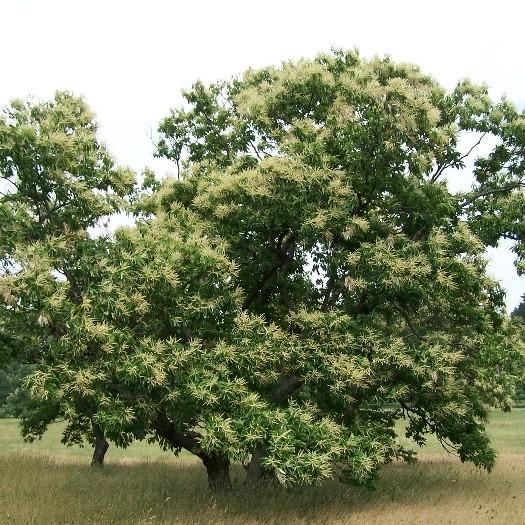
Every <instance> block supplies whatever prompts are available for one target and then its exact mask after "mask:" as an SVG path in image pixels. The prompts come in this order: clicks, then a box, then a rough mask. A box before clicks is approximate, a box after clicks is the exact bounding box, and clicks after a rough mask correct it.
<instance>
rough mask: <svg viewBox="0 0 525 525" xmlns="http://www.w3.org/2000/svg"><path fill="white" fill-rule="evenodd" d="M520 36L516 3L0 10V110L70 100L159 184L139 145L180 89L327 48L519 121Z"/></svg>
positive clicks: (522, 18) (508, 259)
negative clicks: (476, 90) (478, 86)
mask: <svg viewBox="0 0 525 525" xmlns="http://www.w3.org/2000/svg"><path fill="white" fill-rule="evenodd" d="M524 24H525V3H523V2H521V1H519V0H499V1H497V2H496V1H483V0H477V1H469V0H463V1H461V0H455V1H449V0H440V1H434V2H424V1H421V0H419V1H403V0H398V1H388V0H384V1H372V0H366V1H364V2H352V1H351V0H346V1H343V0H339V1H335V0H323V1H315V2H314V1H309V0H302V1H291V0H288V1H286V0H279V1H275V0H266V1H260V2H250V1H249V0H245V1H240V0H239V1H224V0H223V1H213V0H207V1H199V0H193V1H191V0H188V1H179V2H177V1H173V0H172V1H155V0H149V1H133V0H127V1H119V0H105V1H99V0H89V1H87V0H0V58H1V61H0V67H1V68H2V78H1V81H0V105H5V104H6V103H7V102H8V101H9V100H10V99H12V98H14V97H18V98H20V97H25V96H28V95H33V96H35V97H37V98H43V97H49V96H51V95H52V93H53V92H54V91H55V90H56V89H68V90H71V91H73V92H74V93H75V94H79V95H83V96H85V97H86V99H87V100H88V102H89V103H90V105H91V107H92V108H93V109H94V110H95V112H96V113H97V116H98V121H99V124H100V133H101V136H102V138H103V139H104V140H105V141H106V143H107V144H108V146H109V148H110V150H111V151H112V153H113V154H114V156H115V157H116V158H117V160H118V161H119V162H120V163H123V164H127V165H130V166H131V167H133V168H134V169H136V170H138V171H140V170H141V169H142V168H143V167H144V166H146V165H148V166H151V167H153V168H154V169H156V170H157V171H158V172H160V173H164V172H166V171H170V170H171V171H172V170H173V167H172V166H171V165H170V164H169V163H166V162H161V161H159V160H157V161H155V160H153V158H152V151H153V146H152V143H151V141H150V139H149V138H148V137H149V135H150V134H151V131H152V130H153V131H154V130H155V129H156V126H157V123H158V121H159V120H160V119H161V118H162V117H163V116H165V115H166V114H167V113H168V110H169V108H170V107H173V106H175V105H177V104H178V103H179V102H180V100H181V99H180V90H181V89H182V88H184V87H188V86H190V85H191V83H193V82H194V81H195V80H197V79H201V80H204V81H207V80H208V81H210V80H217V79H221V78H227V77H230V76H232V75H234V74H237V73H240V72H242V71H243V70H244V69H246V68H248V67H250V66H252V67H256V66H264V65H267V64H270V63H275V64H278V63H279V62H280V61H282V60H285V59H290V58H299V57H303V56H304V57H311V56H314V55H315V54H317V53H318V52H320V51H326V50H329V49H330V48H331V47H332V46H335V47H343V48H354V47H357V48H358V49H359V50H360V51H361V53H362V55H364V56H367V57H370V56H372V55H376V54H378V55H384V54H389V55H390V56H391V57H392V58H394V59H395V60H398V61H405V62H414V63H417V64H419V65H420V66H422V68H423V69H424V70H425V71H426V72H428V73H431V74H432V75H434V76H435V77H436V78H437V79H438V80H439V81H440V82H441V83H442V84H444V85H445V86H446V87H452V86H453V85H454V84H455V83H456V82H457V81H458V80H460V79H462V78H464V77H469V78H471V79H472V80H474V81H476V82H485V83H487V84H488V86H489V87H490V90H491V94H492V96H493V97H500V96H502V95H504V94H505V95H507V97H508V98H509V99H511V100H512V101H514V102H515V103H516V104H517V105H518V106H519V107H520V109H522V108H523V107H525V60H524V52H525V40H524V39H523V36H524V32H525V31H524ZM455 176H457V177H468V175H467V174H466V173H464V174H462V173H458V174H455ZM465 181H468V179H466V178H465ZM461 183H462V180H461V179H460V180H459V182H458V181H456V184H459V185H461ZM510 247H511V245H510V244H505V245H504V246H501V247H499V248H498V249H497V250H493V251H491V252H490V253H489V256H490V257H491V260H492V262H491V265H490V269H491V273H492V274H493V275H495V276H496V277H497V278H498V279H500V280H501V281H502V282H503V284H504V286H505V287H506V289H507V304H508V306H509V308H510V309H512V308H513V307H514V306H516V305H517V304H518V303H519V301H520V297H521V295H522V294H523V293H525V278H518V277H517V275H516V273H515V270H514V267H513V257H512V254H511V253H510Z"/></svg>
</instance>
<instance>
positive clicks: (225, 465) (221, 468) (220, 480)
mask: <svg viewBox="0 0 525 525" xmlns="http://www.w3.org/2000/svg"><path fill="white" fill-rule="evenodd" d="M202 462H203V463H204V466H205V467H206V471H207V473H208V486H209V488H210V490H213V491H217V492H219V491H220V492H227V491H230V490H231V489H232V483H231V480H230V462H229V460H228V459H226V458H223V457H221V456H207V455H203V456H202Z"/></svg>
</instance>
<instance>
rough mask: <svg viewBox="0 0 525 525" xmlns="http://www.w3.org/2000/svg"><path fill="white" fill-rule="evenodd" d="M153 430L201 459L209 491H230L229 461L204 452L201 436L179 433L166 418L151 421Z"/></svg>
mask: <svg viewBox="0 0 525 525" xmlns="http://www.w3.org/2000/svg"><path fill="white" fill-rule="evenodd" d="M153 428H154V429H155V430H156V431H157V432H158V434H159V436H160V437H162V438H163V439H165V440H166V441H167V442H168V443H170V444H171V445H172V446H173V447H175V448H179V447H182V448H184V449H186V450H187V451H188V452H191V453H192V454H195V455H196V456H197V457H198V458H200V459H201V461H202V463H203V464H204V466H205V467H206V471H207V473H208V486H209V487H210V489H211V490H214V491H229V490H231V488H232V484H231V480H230V461H229V460H228V458H225V457H223V456H220V455H216V454H208V453H206V452H204V450H202V448H201V447H200V437H201V436H200V435H199V434H198V433H196V432H192V431H185V432H181V431H180V430H177V429H176V428H175V426H174V425H173V424H172V423H171V422H170V421H169V420H168V419H167V418H166V417H162V416H160V417H158V418H157V419H156V420H155V421H153Z"/></svg>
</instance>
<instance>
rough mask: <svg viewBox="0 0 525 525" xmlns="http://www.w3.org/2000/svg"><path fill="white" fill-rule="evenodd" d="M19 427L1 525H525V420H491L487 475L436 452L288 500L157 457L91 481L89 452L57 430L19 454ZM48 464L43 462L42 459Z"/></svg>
mask: <svg viewBox="0 0 525 525" xmlns="http://www.w3.org/2000/svg"><path fill="white" fill-rule="evenodd" d="M16 430H17V429H16V421H14V420H0V447H1V450H2V451H3V452H2V453H0V472H1V473H2V484H1V485H0V523H1V524H2V525H3V524H17V525H18V524H35V525H36V524H38V525H42V524H97V525H99V524H100V525H104V524H119V525H120V524H122V525H124V524H126V525H127V524H147V523H157V524H166V525H167V524H176V523H179V524H188V525H191V524H199V525H207V524H224V525H226V524H228V525H230V524H231V525H241V524H243V525H244V524H259V523H260V524H263V523H264V524H276V525H277V524H287V525H288V524H290V525H299V524H330V525H331V524H334V525H335V524H338V525H342V524H349V525H352V524H362V523H366V524H377V525H379V524H381V525H394V524H396V525H397V524H436V525H437V524H440V525H441V524H461V525H469V524H476V525H483V524H485V523H487V524H490V523H493V524H502V525H503V524H505V525H507V524H508V525H514V524H516V525H518V524H520V525H521V524H524V523H525V439H523V436H524V435H525V432H524V430H525V410H523V409H519V410H515V411H513V412H512V413H510V414H502V413H501V412H494V413H493V417H492V418H491V424H490V425H489V433H490V435H491V438H492V440H493V443H494V445H495V446H496V448H497V449H498V450H499V452H500V457H499V460H498V463H497V466H496V468H495V469H494V471H493V472H492V473H490V474H487V473H485V472H484V471H480V470H478V469H476V468H475V467H472V466H470V465H463V464H461V463H460V462H459V461H457V460H456V459H454V458H451V457H449V456H446V455H444V454H443V453H442V452H440V451H439V448H438V446H437V444H436V443H435V442H430V443H429V444H428V446H427V447H426V448H425V449H424V451H423V453H421V454H420V462H419V464H417V465H406V464H401V463H394V464H391V465H388V466H387V467H385V469H384V470H383V473H382V476H381V479H380V481H379V482H378V484H377V490H376V491H369V490H366V489H357V488H354V487H347V486H344V485H341V484H339V483H337V482H331V483H328V484H327V485H325V486H323V487H320V488H311V489H305V490H302V491H299V490H291V491H285V490H283V489H280V488H275V487H267V488H265V489H261V490H255V491H253V490H250V491H249V492H244V491H243V489H242V481H243V478H244V472H243V469H242V467H239V466H236V467H234V468H233V472H232V480H233V483H234V492H233V493H232V494H228V495H224V496H220V497H216V496H212V495H211V494H210V493H209V491H208V490H207V481H206V472H205V471H204V469H203V468H202V466H201V465H200V464H199V463H198V462H196V461H195V460H194V459H193V458H190V457H188V456H182V457H181V458H179V459H173V458H172V457H171V456H170V455H166V454H164V453H162V452H161V451H160V450H159V449H158V447H151V446H148V445H146V444H140V443H138V444H136V445H133V447H132V448H131V449H129V450H127V451H126V450H124V451H120V450H116V449H115V448H114V447H112V448H110V450H109V452H108V457H107V462H108V463H107V465H106V467H104V468H103V469H97V470H96V471H93V470H92V469H90V467H89V456H90V450H89V449H83V450H82V449H78V448H77V449H75V448H66V447H63V446H61V445H60V444H59V435H60V428H59V426H55V427H53V428H52V429H51V431H50V434H49V435H47V436H46V437H45V438H44V440H43V441H42V442H40V443H35V444H33V445H27V444H23V443H22V442H21V440H20V438H19V437H18V435H17V433H16ZM46 454H47V455H46Z"/></svg>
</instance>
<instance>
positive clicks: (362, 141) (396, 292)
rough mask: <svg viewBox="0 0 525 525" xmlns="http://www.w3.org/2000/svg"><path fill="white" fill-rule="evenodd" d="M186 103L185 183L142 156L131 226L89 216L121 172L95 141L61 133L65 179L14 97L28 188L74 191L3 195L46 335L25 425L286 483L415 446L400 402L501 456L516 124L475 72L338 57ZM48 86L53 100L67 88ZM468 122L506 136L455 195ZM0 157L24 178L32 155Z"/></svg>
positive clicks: (415, 416) (377, 463) (201, 91)
mask: <svg viewBox="0 0 525 525" xmlns="http://www.w3.org/2000/svg"><path fill="white" fill-rule="evenodd" d="M184 95H185V97H186V101H187V104H186V107H185V108H183V109H180V110H174V111H172V113H171V115H170V116H169V117H167V118H166V119H165V120H164V121H163V122H162V123H161V125H160V134H161V137H160V141H159V150H158V154H159V155H161V156H165V157H168V158H171V159H173V160H174V161H175V162H176V163H177V166H178V169H179V172H178V177H177V179H176V180H166V181H164V182H163V183H162V184H161V183H160V182H159V181H157V180H156V179H155V177H154V175H153V174H152V173H151V172H146V173H145V178H144V184H143V186H142V190H141V191H139V192H136V193H135V194H134V195H133V206H134V211H135V213H136V223H135V225H134V226H133V227H130V228H127V229H121V230H119V231H117V232H116V233H115V234H114V235H111V236H100V237H98V238H94V237H92V236H90V235H88V234H87V233H86V228H87V227H88V226H91V225H93V224H95V222H96V221H97V220H98V219H99V218H100V217H101V216H103V215H106V214H108V213H110V212H111V211H112V210H115V209H118V208H119V207H120V206H121V205H122V197H125V196H126V195H127V194H129V193H130V192H131V187H130V184H131V181H130V179H129V177H128V175H127V172H122V171H121V170H118V169H113V167H112V165H111V166H107V165H106V159H107V157H106V155H107V154H106V153H105V150H104V149H103V148H102V146H100V145H98V142H96V141H95V138H94V136H92V135H90V140H89V141H88V145H89V144H91V145H92V144H95V143H96V144H97V147H92V148H91V149H90V148H89V147H88V148H87V151H88V152H89V155H88V157H87V158H84V157H82V156H81V152H80V151H78V150H76V149H75V148H72V149H71V148H70V147H69V146H68V147H67V148H66V150H67V154H66V153H64V156H63V157H64V158H65V159H66V160H65V161H64V162H66V164H67V163H71V162H73V168H75V169H77V168H78V169H77V171H78V173H79V175H78V177H77V179H78V181H77V182H75V184H73V185H71V184H69V182H68V181H69V175H66V174H69V173H70V171H71V170H70V167H68V166H70V164H67V166H62V168H60V169H58V168H56V167H55V165H54V164H53V163H54V162H58V160H57V159H61V158H62V157H61V156H60V155H56V152H55V150H53V152H54V153H53V154H49V155H48V156H47V157H46V156H45V155H43V153H38V154H37V155H36V156H34V157H33V156H32V155H31V154H30V153H31V152H32V151H33V150H32V149H28V148H27V147H26V146H25V145H24V144H25V142H24V140H26V139H25V138H24V137H25V136H26V135H25V132H23V129H25V128H24V126H25V124H23V122H25V121H24V120H23V119H24V118H28V117H25V116H24V115H26V114H27V113H28V112H29V114H32V111H31V109H30V107H29V106H24V105H15V106H13V107H14V108H15V109H14V110H13V111H15V113H16V115H17V117H16V118H15V117H13V116H11V117H10V119H11V120H8V121H6V122H15V123H18V121H19V120H20V121H21V122H22V124H12V123H11V124H5V125H4V127H7V128H9V126H11V127H14V128H15V129H16V134H15V135H13V136H15V137H16V140H14V139H13V140H12V142H13V143H16V144H18V143H20V144H22V145H21V146H19V148H20V151H22V152H24V153H25V154H26V155H28V156H29V157H30V160H31V162H34V158H38V159H40V158H42V159H46V163H44V161H43V160H42V161H38V162H36V164H34V165H36V166H38V168H37V169H36V171H35V169H33V168H31V169H30V170H28V173H29V174H30V175H28V176H27V177H29V179H28V181H30V180H33V179H31V178H30V177H37V179H38V177H42V179H43V181H44V182H43V183H42V184H44V183H45V184H48V182H47V180H48V179H50V180H51V181H53V180H55V179H54V178H53V177H55V175H54V174H55V172H56V171H58V172H59V173H62V176H61V177H58V179H56V180H57V182H56V184H57V186H56V188H54V189H46V190H45V191H44V197H45V196H46V195H47V196H48V197H50V198H52V199H55V198H56V196H57V195H62V193H61V191H62V187H63V186H64V185H66V187H67V188H66V190H65V192H66V193H67V195H74V198H72V199H71V200H70V199H68V198H63V197H60V198H61V199H62V200H60V203H58V202H57V204H54V205H53V204H52V205H51V208H50V209H51V210H54V211H55V212H57V213H58V215H57V218H56V222H52V221H50V219H48V218H47V216H45V215H41V214H40V215H39V213H42V210H41V209H40V207H39V206H37V205H35V206H34V207H33V208H31V206H32V205H33V204H35V203H34V202H33V201H32V200H31V197H30V196H27V198H26V197H24V199H25V200H24V199H22V198H21V197H20V198H18V197H17V199H18V200H16V199H14V197H12V196H11V195H17V193H16V192H14V193H13V194H10V195H9V196H6V197H5V199H4V200H3V201H2V203H3V206H4V208H3V209H5V210H7V212H5V213H4V216H5V217H6V219H5V220H6V222H7V223H8V224H10V225H13V224H15V222H14V221H13V217H14V215H15V214H17V213H18V214H22V216H23V217H25V218H24V221H25V222H24V221H22V222H21V224H29V225H31V228H33V229H30V228H29V227H26V226H24V227H21V228H18V227H17V228H14V229H13V231H14V232H15V233H14V234H13V235H11V236H8V237H7V238H6V239H7V241H6V242H5V243H4V245H5V246H6V247H8V248H9V250H10V251H9V257H10V261H11V263H12V271H11V272H10V273H8V274H7V275H4V276H3V277H2V279H1V280H0V295H1V296H2V297H3V298H4V302H5V304H6V305H7V306H5V308H7V309H8V310H9V311H10V312H13V313H14V314H15V317H16V318H17V319H23V320H24V321H25V322H28V323H30V324H31V326H32V327H34V331H35V333H34V337H35V338H36V340H37V341H38V345H37V346H38V352H39V353H38V355H39V363H38V367H37V369H36V370H35V371H34V372H33V373H32V374H31V375H30V376H29V377H28V378H27V379H26V381H25V386H26V391H27V392H28V395H29V399H28V401H27V404H26V406H27V410H26V413H25V414H24V416H23V432H24V435H25V436H26V437H27V438H28V439H32V438H34V437H38V436H41V435H42V433H43V432H44V431H45V430H46V428H47V425H48V424H49V422H51V421H52V420H53V419H54V418H56V417H58V416H59V415H60V416H61V417H64V418H65V419H66V421H67V426H66V430H65V432H64V436H63V439H64V441H65V442H66V443H70V444H72V443H79V442H81V441H82V440H84V439H86V437H87V439H88V440H91V439H92V438H91V436H92V432H91V428H92V425H97V426H98V427H99V428H100V429H101V430H102V431H103V433H104V434H105V435H106V436H107V437H108V438H109V439H111V440H113V441H114V442H116V443H117V444H119V445H121V446H127V445H128V444H129V443H131V441H132V440H134V439H143V438H145V437H148V439H150V440H152V441H158V442H159V443H160V445H161V446H163V447H165V448H169V449H172V450H173V451H174V452H178V451H180V450H181V449H182V448H184V449H187V450H189V451H190V452H192V453H194V454H196V455H197V456H199V457H200V458H201V459H202V460H203V462H204V464H205V465H206V466H207V468H208V473H209V475H210V476H211V477H210V484H211V485H212V486H213V484H214V483H216V479H215V481H214V478H213V476H214V475H216V472H215V474H214V472H213V469H214V468H217V465H219V467H220V468H222V469H223V470H224V469H227V468H228V465H229V462H230V461H242V462H244V463H248V475H249V476H251V475H252V474H251V473H253V472H258V473H259V474H260V473H262V472H264V471H266V472H271V473H273V474H275V476H276V477H277V479H278V480H279V481H280V482H281V483H283V484H300V485H302V484H314V483H319V482H321V481H323V480H325V479H327V478H331V477H336V476H337V477H340V478H341V479H343V480H345V481H348V482H352V483H356V484H360V485H369V484H370V483H371V481H372V480H373V479H374V478H375V477H376V476H377V473H378V471H379V469H380V468H381V466H382V465H384V464H385V463H387V462H389V461H391V460H393V459H395V458H402V459H406V460H411V459H412V453H411V451H409V450H406V449H405V448H403V447H402V446H400V445H399V443H398V440H397V436H396V431H395V423H396V421H397V420H399V419H400V418H404V419H406V421H407V425H406V432H407V435H408V436H410V437H412V438H414V439H415V440H416V442H418V443H424V442H425V440H426V436H427V435H428V434H435V435H436V436H437V438H438V439H439V440H440V442H441V443H442V444H443V446H445V447H447V448H448V449H451V450H452V451H455V452H456V453H457V454H458V455H459V457H460V458H461V459H462V460H463V461H472V462H473V463H474V464H476V465H478V466H481V467H485V468H487V469H490V468H492V466H493V464H494V460H495V452H494V450H493V449H492V448H491V447H490V443H489V440H488V437H487V435H486V432H485V427H484V425H485V421H486V418H487V414H488V410H489V408H490V407H494V406H495V407H502V408H504V409H507V408H509V406H510V403H511V399H512V395H513V393H514V387H515V383H516V382H517V381H518V380H519V379H520V377H521V376H522V373H523V357H524V353H523V342H522V340H521V339H520V334H519V331H518V329H517V327H516V326H515V324H513V323H511V322H510V321H509V319H508V318H507V316H506V314H505V310H504V303H503V291H502V290H501V288H500V286H499V285H498V284H497V283H496V282H494V281H493V280H492V279H490V278H489V277H488V276H487V273H486V261H485V259H484V257H483V253H484V250H485V248H486V247H487V246H488V245H491V244H494V243H495V242H496V241H497V239H499V238H501V237H509V236H513V238H516V239H517V241H518V245H517V246H518V248H517V253H518V259H519V256H520V250H521V248H520V246H521V245H520V244H519V242H521V234H522V232H521V229H520V228H521V226H519V225H518V222H517V221H516V213H517V211H516V210H518V209H519V207H520V206H521V204H520V203H521V201H522V199H523V194H522V192H521V190H520V186H521V184H522V182H521V181H522V177H523V175H524V174H523V149H522V148H523V118H522V117H521V116H520V115H519V114H518V113H517V111H516V110H515V109H514V108H513V107H512V106H511V105H510V104H509V103H507V102H505V101H504V102H502V103H500V104H494V103H492V102H491V101H490V100H489V98H488V97H487V93H486V89H485V88H483V87H477V86H474V85H471V84H470V83H468V82H464V83H461V84H460V85H458V86H457V87H456V88H455V89H454V90H453V91H451V92H447V91H446V90H445V89H443V88H442V87H441V86H440V85H439V84H437V82H436V81H435V80H433V79H432V78H431V77H428V76H426V75H424V74H423V73H421V72H420V71H419V69H418V68H417V67H415V66H412V65H406V64H395V63H393V62H392V61H391V60H389V59H373V60H370V61H365V60H361V59H360V57H359V56H358V55H357V53H345V52H340V51H335V52H333V53H331V54H328V55H322V56H320V57H318V58H317V59H315V60H301V61H299V62H297V63H285V64H283V65H282V66H281V67H279V68H273V67H272V68H264V69H261V70H258V71H253V70H250V71H248V72H246V73H245V74H244V75H243V76H242V77H240V78H238V79H235V80H233V81H231V82H223V83H218V84H213V85H210V86H204V85H203V84H202V83H198V84H196V85H195V86H194V87H193V89H191V90H189V91H187V92H185V94H184ZM57 97H58V98H57V100H56V101H55V106H47V105H46V106H44V107H45V108H48V109H49V108H50V107H52V108H53V109H52V110H51V109H49V115H55V113H57V111H58V113H59V114H61V113H60V111H59V108H60V107H62V105H63V104H65V105H66V107H70V105H71V104H73V105H75V104H76V103H77V102H75V101H76V99H70V98H68V97H66V98H65V102H62V100H63V98H61V97H64V95H57ZM28 108H29V109H28ZM39 111H43V110H39ZM39 111H37V115H39V114H40V113H39ZM78 112H79V113H76V114H77V116H78V115H83V112H82V110H81V109H79V110H78ZM68 114H69V113H68ZM17 118H18V120H17ZM78 118H79V119H80V120H79V122H84V120H83V117H82V118H81V117H78ZM54 119H55V117H53V116H49V117H47V118H46V120H45V121H46V122H47V120H49V121H50V122H54V121H55V120H54ZM31 122H33V121H31ZM38 122H40V121H38ZM86 122H87V120H86ZM17 126H18V127H17ZM20 126H21V127H22V128H23V129H22V131H20V129H19V127H20ZM26 127H27V126H26ZM30 128H31V129H32V131H31V134H30V137H31V140H36V139H37V138H38V140H44V139H41V138H39V137H40V135H39V133H40V131H39V130H40V129H41V127H40V124H38V125H36V126H35V125H33V126H32V127H31V126H30ZM9 129H11V128H9ZM35 129H36V130H37V131H35ZM68 129H69V128H68ZM75 129H76V128H75ZM81 129H84V128H82V126H81ZM89 129H90V130H92V131H93V133H94V128H92V127H89ZM68 133H69V132H68V131H67V130H66V132H65V135H66V137H65V138H64V137H63V138H62V139H61V140H62V141H59V142H60V144H69V139H67V137H68V136H69V135H68ZM83 133H87V132H86V131H85V130H84V131H83V132H82V134H81V136H82V137H83V136H84V135H83ZM461 133H478V134H479V133H482V134H483V133H486V134H489V135H492V136H493V137H494V138H495V139H496V142H497V145H496V146H495V148H494V150H493V151H492V152H490V153H489V154H488V155H487V156H486V157H484V158H479V159H478V160H477V161H476V164H475V178H476V183H475V187H474V188H473V189H472V191H470V192H467V193H462V194H453V193H451V192H450V190H449V188H448V186H447V183H446V181H445V180H444V178H443V174H444V172H445V171H446V170H450V169H460V168H462V167H463V166H464V161H465V158H466V156H465V155H464V154H463V153H462V152H461V151H460V149H459V146H458V144H459V139H460V136H461ZM20 134H21V135H20ZM6 136H11V135H6ZM53 136H54V135H53ZM20 137H22V138H20ZM35 137H36V138H35ZM45 137H46V138H45V140H44V143H45V144H47V143H48V142H49V141H50V139H49V137H48V136H47V135H46V136H45ZM10 140H11V139H10ZM38 140H37V141H36V143H37V144H39V142H38ZM78 140H80V139H78ZM93 141H95V142H93ZM50 142H51V143H52V144H53V147H55V146H56V141H54V139H53V140H51V141H50ZM73 143H75V144H76V143H77V142H76V141H73ZM0 144H1V142H0ZM35 147H36V146H35ZM13 148H14V146H13ZM502 148H503V149H502ZM15 150H16V148H15ZM16 151H18V150H16ZM37 151H40V150H37ZM46 151H47V150H46ZM82 151H85V148H84V149H82ZM93 155H95V157H96V158H97V159H98V160H97V162H93ZM4 157H5V155H4ZM5 158H7V161H5V159H4V163H6V162H7V164H5V166H7V167H3V168H2V170H3V171H2V173H7V174H9V173H11V172H10V171H9V169H10V168H9V166H11V164H9V162H11V161H10V160H9V159H10V158H11V156H10V155H7V157H5ZM501 158H504V159H505V160H504V161H501ZM75 159H77V160H78V162H79V164H74V162H76V161H75ZM500 161H501V162H500ZM26 162H28V163H29V160H28V161H26ZM108 162H109V161H108ZM48 164H49V165H50V166H51V168H50V169H49V170H48V171H47V172H45V170H44V169H43V168H42V166H44V167H45V166H48ZM30 165H31V166H33V164H30ZM84 165H87V168H86V172H84V171H83V170H82V169H81V168H82V166H84ZM24 166H25V164H24ZM24 169H25V168H24ZM60 170H62V171H60ZM44 172H45V173H44ZM14 173H15V175H13V176H14V177H15V179H14V180H13V182H14V183H15V184H16V185H18V182H17V181H18V178H16V177H21V176H22V175H23V174H24V173H25V171H22V170H21V168H16V170H15V172H14ZM18 173H20V175H18ZM35 173H36V175H35ZM84 173H87V175H86V177H85V178H84ZM124 173H126V175H125V174H124ZM455 173H456V174H457V173H459V172H457V171H456V172H455ZM23 176H24V177H25V175H23ZM4 178H5V177H4ZM77 179H75V180H77ZM38 180H40V179H38ZM29 184H30V183H29V182H28V187H29ZM24 188H25V186H24ZM79 188H80V189H79ZM77 190H78V192H79V193H78V195H77V193H75V192H76V191H77ZM23 195H25V194H23ZM12 203H16V205H15V204H12ZM62 203H63V205H62ZM43 213H44V214H45V210H44V211H43ZM24 214H25V215H24ZM35 225H38V228H40V229H38V228H36V230H35ZM61 225H63V226H61ZM66 225H67V227H66ZM33 231H37V232H38V235H37V234H33V233H31V234H28V233H27V232H33ZM28 240H31V243H29V242H28ZM11 248H12V249H11ZM5 249H6V250H7V248H5ZM393 407H395V408H393Z"/></svg>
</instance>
